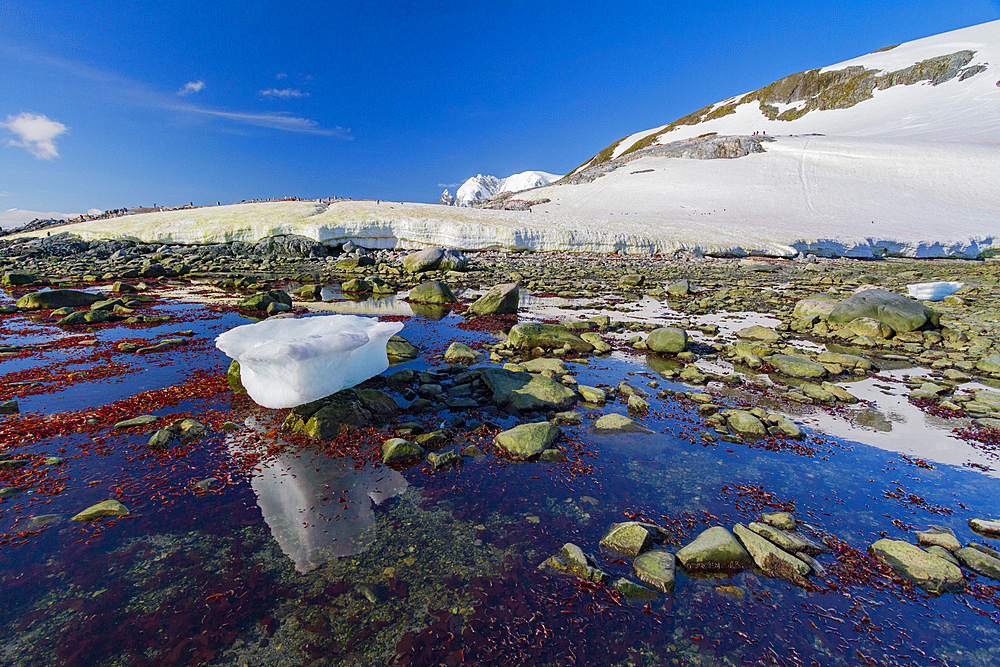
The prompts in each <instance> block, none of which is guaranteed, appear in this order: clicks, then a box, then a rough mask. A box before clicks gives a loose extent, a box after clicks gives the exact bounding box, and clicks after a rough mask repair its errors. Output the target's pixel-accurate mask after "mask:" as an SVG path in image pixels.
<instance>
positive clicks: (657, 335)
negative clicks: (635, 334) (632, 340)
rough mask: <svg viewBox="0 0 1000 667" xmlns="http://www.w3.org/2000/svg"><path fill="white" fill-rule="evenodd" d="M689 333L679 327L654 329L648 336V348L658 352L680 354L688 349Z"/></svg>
mask: <svg viewBox="0 0 1000 667" xmlns="http://www.w3.org/2000/svg"><path fill="white" fill-rule="evenodd" d="M687 345H688V335H687V332H686V331H684V329H681V328H679V327H660V328H658V329H653V330H652V331H651V332H650V333H649V336H647V337H646V349H648V350H649V351H650V352H656V353H657V354H678V353H680V352H683V351H684V350H686V349H687Z"/></svg>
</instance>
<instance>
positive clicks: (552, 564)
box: [538, 542, 611, 584]
mask: <svg viewBox="0 0 1000 667" xmlns="http://www.w3.org/2000/svg"><path fill="white" fill-rule="evenodd" d="M538 569H539V570H541V571H543V572H549V573H551V574H563V575H569V576H572V577H579V578H580V579H583V580H585V581H592V582H594V583H595V584H605V583H607V582H608V581H609V580H610V579H611V577H609V576H608V574H607V573H606V572H604V571H603V570H601V569H599V568H598V567H597V564H596V563H595V562H594V559H592V558H590V557H589V556H587V555H586V554H585V553H583V549H581V548H580V547H578V546H577V545H575V544H573V543H572V542H567V543H566V544H564V545H563V548H562V549H560V551H559V553H558V554H556V555H555V556H551V557H549V558H547V559H545V561H543V562H542V564H541V565H539V566H538Z"/></svg>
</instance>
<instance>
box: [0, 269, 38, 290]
mask: <svg viewBox="0 0 1000 667" xmlns="http://www.w3.org/2000/svg"><path fill="white" fill-rule="evenodd" d="M37 282H38V276H36V275H34V274H33V273H13V272H11V273H5V274H3V278H2V279H0V285H3V286H4V287H19V286H21V285H31V284H34V283H37Z"/></svg>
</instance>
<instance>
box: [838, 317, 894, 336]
mask: <svg viewBox="0 0 1000 667" xmlns="http://www.w3.org/2000/svg"><path fill="white" fill-rule="evenodd" d="M847 330H848V331H850V332H851V333H852V334H854V335H855V336H867V337H869V338H891V337H892V334H893V333H894V332H893V329H892V327H890V326H889V325H888V324H885V323H884V322H880V321H879V320H876V319H875V318H874V317H859V318H857V319H854V320H851V321H850V322H848V323H847Z"/></svg>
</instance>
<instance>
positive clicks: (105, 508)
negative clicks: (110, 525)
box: [72, 500, 128, 521]
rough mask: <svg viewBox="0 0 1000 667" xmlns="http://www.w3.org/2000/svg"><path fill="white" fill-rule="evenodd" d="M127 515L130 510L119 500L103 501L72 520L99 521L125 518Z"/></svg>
mask: <svg viewBox="0 0 1000 667" xmlns="http://www.w3.org/2000/svg"><path fill="white" fill-rule="evenodd" d="M127 514H128V508H127V507H125V506H124V505H122V504H121V503H120V502H118V501H117V500H103V501H101V502H99V503H97V504H96V505H91V506H90V507H88V508H87V509H85V510H83V511H82V512H80V513H79V514H77V515H76V516H74V517H72V520H73V521H97V520H98V519H105V518H107V517H112V516H115V517H117V516H125V515H127Z"/></svg>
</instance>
